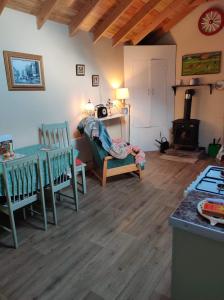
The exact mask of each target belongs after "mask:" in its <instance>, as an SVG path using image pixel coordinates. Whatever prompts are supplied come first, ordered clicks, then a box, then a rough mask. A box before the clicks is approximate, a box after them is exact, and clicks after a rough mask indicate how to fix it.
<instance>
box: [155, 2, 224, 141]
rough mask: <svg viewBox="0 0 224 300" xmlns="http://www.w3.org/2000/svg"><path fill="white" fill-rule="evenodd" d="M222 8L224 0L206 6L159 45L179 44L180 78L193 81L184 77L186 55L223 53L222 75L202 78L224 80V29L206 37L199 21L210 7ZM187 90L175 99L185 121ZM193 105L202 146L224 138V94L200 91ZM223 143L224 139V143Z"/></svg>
mask: <svg viewBox="0 0 224 300" xmlns="http://www.w3.org/2000/svg"><path fill="white" fill-rule="evenodd" d="M212 6H216V7H220V8H222V9H223V11H224V1H223V0H220V1H214V2H211V3H206V4H204V5H201V6H200V7H198V8H197V9H195V10H194V11H193V12H192V13H191V14H190V15H188V16H187V17H185V18H184V19H183V20H182V21H181V22H180V23H179V24H177V25H176V26H175V27H174V28H173V29H172V30H171V32H170V33H169V34H167V35H166V36H165V37H164V38H162V39H161V40H160V42H159V44H173V43H174V44H176V45H177V60H176V78H177V79H183V81H184V82H185V83H187V82H189V80H190V78H191V76H185V77H181V61H182V55H184V54H190V53H198V52H210V51H217V50H218V51H220V50H221V51H222V67H221V73H220V74H217V75H200V76H195V77H200V78H201V81H202V82H203V83H207V82H212V83H213V82H215V81H217V80H224V29H222V30H221V31H220V32H219V33H217V34H215V35H213V36H210V37H208V36H205V35H202V34H201V33H200V32H199V30H198V19H199V17H200V15H201V14H202V13H203V12H204V11H205V10H206V9H208V8H209V7H212ZM184 92H185V89H184V88H182V89H179V90H178V92H177V96H176V99H175V117H176V118H182V116H183V107H184V106H183V105H184V101H183V99H184ZM196 92H197V94H196V96H195V97H194V101H193V106H192V118H197V119H200V120H201V124H200V145H202V146H207V145H208V143H209V142H211V141H212V138H213V137H216V138H218V137H220V136H221V137H222V138H223V139H224V91H217V90H214V92H213V94H212V95H210V94H209V90H208V88H207V87H204V88H200V89H199V88H198V89H197V90H196ZM222 141H223V140H222Z"/></svg>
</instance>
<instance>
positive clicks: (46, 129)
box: [42, 121, 71, 148]
mask: <svg viewBox="0 0 224 300" xmlns="http://www.w3.org/2000/svg"><path fill="white" fill-rule="evenodd" d="M42 134H43V142H44V144H45V145H55V146H58V147H60V148H65V147H68V146H70V145H71V140H70V131H69V125H68V122H67V121H66V122H63V123H55V124H42Z"/></svg>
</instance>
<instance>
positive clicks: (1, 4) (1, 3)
mask: <svg viewBox="0 0 224 300" xmlns="http://www.w3.org/2000/svg"><path fill="white" fill-rule="evenodd" d="M7 3H8V0H0V15H1V14H2V12H3V10H4V8H5V7H6V4H7Z"/></svg>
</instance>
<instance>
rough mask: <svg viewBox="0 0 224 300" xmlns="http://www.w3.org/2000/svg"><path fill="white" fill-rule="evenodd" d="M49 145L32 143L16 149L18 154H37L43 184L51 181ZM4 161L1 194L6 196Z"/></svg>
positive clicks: (75, 155)
mask: <svg viewBox="0 0 224 300" xmlns="http://www.w3.org/2000/svg"><path fill="white" fill-rule="evenodd" d="M47 148H48V146H46V145H41V144H37V145H32V146H27V147H23V148H19V149H16V150H15V153H17V154H22V155H24V156H28V155H33V154H37V155H38V156H39V158H40V163H41V176H42V180H43V184H44V185H47V184H48V183H49V176H48V170H47V164H46V159H47V154H46V153H47V151H46V150H44V149H47ZM77 155H78V150H76V149H74V157H77ZM2 172H3V171H2V162H0V196H4V195H5V193H4V186H3V176H2Z"/></svg>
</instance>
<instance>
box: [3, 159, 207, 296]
mask: <svg viewBox="0 0 224 300" xmlns="http://www.w3.org/2000/svg"><path fill="white" fill-rule="evenodd" d="M209 163H211V162H210V161H209V160H201V161H198V162H197V163H196V164H193V165H192V164H186V163H180V162H173V161H166V160H162V159H160V158H159V154H156V153H148V154H147V165H146V169H145V171H144V175H143V180H142V181H141V182H140V181H139V180H138V178H137V177H134V176H131V175H122V176H119V177H115V178H112V179H109V180H108V183H107V185H106V187H105V188H102V187H101V186H100V185H99V183H98V181H97V180H96V179H95V178H93V177H90V176H87V184H88V185H87V186H88V194H87V195H85V196H83V195H81V194H80V210H79V212H78V213H76V212H75V211H74V210H73V209H72V206H71V205H70V204H69V201H66V200H65V199H63V200H64V201H61V202H58V203H57V212H58V226H54V225H51V224H49V228H48V231H47V232H44V231H43V230H42V228H41V226H42V223H41V222H40V221H39V220H37V219H36V218H32V217H28V219H27V220H26V221H23V220H22V219H21V218H19V219H18V221H17V229H18V239H19V244H20V246H19V249H17V250H15V249H13V248H10V245H12V240H11V235H10V234H9V233H7V232H3V231H0V300H3V299H4V300H5V299H10V300H20V299H21V300H29V299H35V300H37V299H41V300H52V299H54V300H70V299H73V300H126V299H129V300H170V281H171V278H170V277H171V274H170V273H171V252H172V249H171V242H172V232H171V228H170V226H169V224H168V218H169V215H170V214H171V213H172V212H173V211H174V209H175V207H176V206H177V205H178V203H179V202H180V200H181V199H182V195H183V191H184V189H185V188H186V187H187V186H188V185H189V183H190V182H191V181H193V180H194V178H195V177H196V176H197V175H198V173H199V172H200V171H201V170H202V169H204V168H205V167H206V166H207V165H208V164H209ZM66 192H67V193H68V194H70V193H71V191H70V189H67V190H66Z"/></svg>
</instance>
